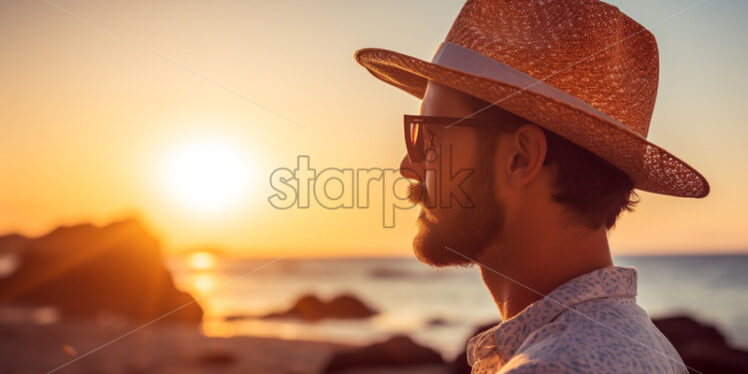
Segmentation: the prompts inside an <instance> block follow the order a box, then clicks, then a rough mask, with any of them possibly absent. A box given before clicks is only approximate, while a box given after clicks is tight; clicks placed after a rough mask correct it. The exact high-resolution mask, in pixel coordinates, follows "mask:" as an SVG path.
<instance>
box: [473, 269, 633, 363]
mask: <svg viewBox="0 0 748 374" xmlns="http://www.w3.org/2000/svg"><path fill="white" fill-rule="evenodd" d="M636 280H637V273H636V269H634V268H631V267H621V266H609V267H605V268H602V269H598V270H595V271H592V272H589V273H587V274H583V275H580V276H578V277H576V278H574V279H572V280H570V281H568V282H566V283H564V284H562V285H561V286H559V287H558V288H556V289H555V290H553V291H552V292H551V293H549V294H548V295H546V296H545V297H543V298H542V299H540V300H538V301H536V302H534V303H532V304H530V305H529V306H527V307H526V308H525V309H524V310H522V311H521V312H520V313H518V314H517V315H516V316H514V317H512V318H511V319H508V320H506V321H504V322H501V323H499V324H498V325H496V326H494V327H493V328H491V329H489V330H487V331H484V332H482V333H480V334H478V335H476V336H474V337H472V338H471V339H470V340H469V341H468V346H467V356H468V357H467V358H468V363H469V364H470V366H473V365H474V364H475V363H476V362H478V361H479V360H482V359H484V358H487V357H489V356H494V355H496V356H498V357H497V358H498V361H500V364H501V365H503V364H505V363H506V362H507V361H509V359H510V358H511V357H512V356H513V355H514V353H515V352H516V351H517V349H518V348H519V346H520V345H521V344H522V342H523V341H524V340H525V339H526V338H527V336H529V335H530V334H531V333H532V332H533V331H535V330H537V329H539V328H541V327H542V326H544V325H546V324H547V323H549V322H551V321H552V320H553V319H554V318H556V316H558V315H559V314H561V313H562V312H563V311H565V310H566V309H568V308H569V307H571V306H573V305H576V304H579V303H581V302H584V301H588V300H592V299H598V298H603V297H628V298H634V297H636Z"/></svg>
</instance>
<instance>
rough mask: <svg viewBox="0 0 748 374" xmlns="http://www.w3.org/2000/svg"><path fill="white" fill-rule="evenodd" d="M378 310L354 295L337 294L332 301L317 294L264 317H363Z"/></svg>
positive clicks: (303, 297) (318, 318)
mask: <svg viewBox="0 0 748 374" xmlns="http://www.w3.org/2000/svg"><path fill="white" fill-rule="evenodd" d="M377 313H378V312H377V311H376V310H375V309H373V308H371V307H369V306H367V305H366V304H364V302H363V301H361V300H359V299H358V298H356V297H355V296H352V295H340V296H336V297H335V298H333V299H332V300H330V301H324V300H320V299H319V298H318V297H317V296H315V295H304V296H302V297H300V298H299V299H298V300H297V301H296V303H295V304H294V305H293V306H292V307H291V308H290V309H288V310H287V311H284V312H279V313H271V314H268V315H265V316H264V318H298V319H302V320H305V321H319V320H322V319H328V318H342V319H362V318H369V317H372V316H375V315H377Z"/></svg>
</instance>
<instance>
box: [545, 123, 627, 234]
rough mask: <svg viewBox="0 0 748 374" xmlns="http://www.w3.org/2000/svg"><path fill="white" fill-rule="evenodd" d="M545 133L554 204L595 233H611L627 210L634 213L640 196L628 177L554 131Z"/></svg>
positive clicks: (546, 162)
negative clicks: (559, 204) (601, 228)
mask: <svg viewBox="0 0 748 374" xmlns="http://www.w3.org/2000/svg"><path fill="white" fill-rule="evenodd" d="M541 129H542V127H541ZM543 132H544V133H545V137H546V140H547V143H548V152H547V154H546V159H545V162H544V164H546V165H549V166H552V167H553V168H554V172H555V181H554V190H555V191H554V193H553V195H552V198H553V200H554V201H556V202H558V203H562V204H565V205H566V206H568V207H569V208H570V209H571V211H572V212H573V213H574V214H576V215H577V216H578V217H579V218H581V220H582V223H583V224H585V225H586V226H587V227H589V228H593V229H597V228H600V227H602V226H603V225H605V228H606V229H611V228H612V227H613V226H614V225H615V223H616V220H617V219H618V217H619V216H620V215H621V213H622V212H623V211H624V210H625V211H632V210H633V208H634V206H635V205H636V204H637V203H638V196H637V195H636V192H634V182H633V181H632V180H631V178H630V177H629V176H628V175H627V174H626V173H624V172H623V171H621V170H620V169H618V168H617V167H615V166H613V165H611V164H610V163H608V162H607V161H605V160H603V159H602V158H600V157H599V156H597V155H595V154H594V153H592V152H590V151H588V150H586V149H584V148H582V147H580V146H578V145H576V144H574V143H572V142H571V141H569V140H566V139H565V138H563V137H561V136H559V135H556V134H554V133H553V132H551V131H548V130H546V129H543Z"/></svg>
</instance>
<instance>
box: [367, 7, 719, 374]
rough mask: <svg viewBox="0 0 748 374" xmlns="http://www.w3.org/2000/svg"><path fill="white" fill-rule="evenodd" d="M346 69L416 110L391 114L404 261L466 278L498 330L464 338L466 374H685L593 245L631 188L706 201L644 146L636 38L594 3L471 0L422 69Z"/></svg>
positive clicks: (642, 56)
mask: <svg viewBox="0 0 748 374" xmlns="http://www.w3.org/2000/svg"><path fill="white" fill-rule="evenodd" d="M356 59H357V61H358V62H359V63H360V64H362V65H363V66H364V67H366V68H367V69H368V70H369V71H370V72H371V73H372V74H373V75H375V76H376V77H378V78H379V79H381V80H383V81H385V82H387V83H389V84H392V85H394V86H396V87H398V88H401V89H403V90H405V91H407V92H409V93H411V94H413V95H415V96H416V97H418V98H420V99H422V100H423V102H422V106H421V115H420V116H405V123H404V125H405V135H406V146H407V150H408V152H407V155H406V157H405V158H404V159H403V162H402V165H401V173H402V175H403V176H404V177H406V178H411V179H413V180H415V184H414V185H413V188H411V198H412V200H413V201H416V202H419V203H420V204H421V206H422V209H421V214H420V216H419V217H418V223H419V231H418V234H417V236H416V238H415V240H414V250H415V253H416V255H417V257H418V258H419V259H420V260H421V261H423V262H426V263H428V264H432V265H435V266H448V265H467V264H476V265H478V267H479V269H480V271H481V274H482V277H483V280H484V282H485V284H486V286H487V287H488V289H489V290H490V292H491V294H492V296H493V299H494V301H495V303H496V305H497V307H498V309H499V312H500V314H501V318H502V320H503V322H502V323H500V324H499V325H497V326H496V327H494V328H492V329H490V330H488V331H485V332H483V333H481V334H479V335H478V336H476V337H473V338H472V339H471V340H470V342H469V344H468V350H467V354H468V361H469V363H470V364H471V365H472V366H473V372H474V373H496V372H498V373H513V374H516V373H571V372H574V373H576V372H587V373H599V372H605V373H613V372H615V373H619V372H627V373H629V372H630V373H685V372H687V369H686V367H685V365H684V364H683V362H682V360H681V359H680V357H679V356H678V354H677V352H676V351H675V350H674V349H673V347H672V345H671V344H670V342H668V341H667V339H666V338H665V337H664V336H663V335H662V334H661V333H660V332H659V331H658V330H657V329H656V328H655V327H654V325H653V324H652V322H651V321H650V319H649V317H648V316H647V314H646V312H645V311H644V310H643V309H642V308H640V307H639V306H638V305H637V304H636V300H635V296H636V279H637V274H636V270H635V269H632V268H624V267H616V266H613V263H612V260H611V256H610V250H609V247H608V240H607V231H608V230H609V229H611V228H612V227H613V225H614V223H615V221H616V219H617V217H618V216H619V214H620V213H621V212H622V211H623V210H630V209H631V208H632V206H633V204H634V202H635V201H634V200H635V197H636V196H635V194H634V193H633V189H634V188H639V189H642V190H646V191H651V192H656V193H662V194H668V195H674V196H683V197H697V198H698V197H703V196H706V195H707V194H708V192H709V185H708V183H707V181H706V180H705V179H704V177H702V176H701V175H700V174H699V173H698V172H697V171H696V170H694V169H693V168H691V167H690V166H688V165H687V164H686V163H684V162H683V161H681V160H679V159H678V158H676V157H675V156H673V155H671V154H670V153H668V152H667V151H665V150H663V149H661V148H659V147H657V146H656V145H654V144H652V143H650V142H649V141H647V140H646V135H647V131H648V129H649V122H650V118H651V115H652V110H653V108H654V102H655V95H656V91H657V77H658V54H657V44H656V42H655V39H654V37H653V36H652V34H651V33H650V32H649V31H647V30H646V29H645V28H644V27H642V26H641V25H639V24H638V23H636V22H635V21H633V20H632V19H630V18H629V17H627V16H626V15H625V14H623V13H621V12H620V11H619V10H618V9H617V8H615V7H613V6H610V5H607V4H604V3H602V2H599V1H595V0H574V1H551V2H548V1H539V0H533V1H531V0H521V1H520V0H511V1H510V0H504V1H502V0H469V1H468V2H467V3H466V4H465V6H464V7H463V9H462V11H461V12H460V14H459V15H458V17H457V19H456V21H455V22H454V24H453V26H452V29H451V30H450V32H449V34H448V35H447V38H446V41H445V42H444V43H442V45H441V46H440V48H439V50H438V51H437V53H436V55H435V56H434V59H433V61H432V62H431V63H429V62H425V61H422V60H418V59H416V58H413V57H409V56H406V55H402V54H399V53H396V52H392V51H388V50H382V49H363V50H360V51H358V52H356ZM455 178H457V182H459V183H456V182H455Z"/></svg>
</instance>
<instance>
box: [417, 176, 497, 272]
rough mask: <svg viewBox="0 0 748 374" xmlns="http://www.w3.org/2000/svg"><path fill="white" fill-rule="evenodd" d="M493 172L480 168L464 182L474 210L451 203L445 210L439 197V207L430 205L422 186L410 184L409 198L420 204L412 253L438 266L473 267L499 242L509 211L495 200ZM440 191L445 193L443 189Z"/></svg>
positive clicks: (420, 184) (438, 189)
mask: <svg viewBox="0 0 748 374" xmlns="http://www.w3.org/2000/svg"><path fill="white" fill-rule="evenodd" d="M492 170H493V168H492V167H481V168H479V169H478V170H476V172H475V173H474V174H473V175H471V177H472V178H471V177H469V178H468V179H467V180H466V181H465V182H466V183H465V185H466V186H465V193H466V194H468V196H469V197H470V199H471V200H472V201H474V202H475V204H474V206H473V207H462V206H460V204H451V206H450V207H445V208H442V207H440V206H439V205H440V204H439V196H437V197H436V200H437V203H436V204H427V201H426V200H427V199H428V197H427V196H428V194H427V193H426V188H425V186H424V185H423V183H421V182H418V183H414V184H411V186H410V189H409V195H408V198H409V200H410V201H411V202H412V203H414V204H419V205H421V212H420V214H419V216H418V233H417V234H416V236H415V238H414V239H413V251H414V252H415V255H416V257H417V258H418V259H419V260H420V261H421V262H423V263H425V264H428V265H432V266H437V267H445V266H470V265H472V264H473V263H474V261H473V260H476V259H477V257H478V256H479V255H480V254H481V252H482V251H483V250H485V249H486V248H487V247H488V246H490V245H491V244H493V243H496V242H498V241H500V238H501V236H502V233H503V228H504V220H505V218H504V217H505V211H506V209H505V207H504V206H503V205H502V204H501V203H499V202H498V201H496V199H495V197H494V188H493V186H494V183H493V175H492V174H493V173H492ZM437 192H439V193H442V191H441V188H437ZM447 193H448V192H447ZM429 206H431V207H429Z"/></svg>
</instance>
